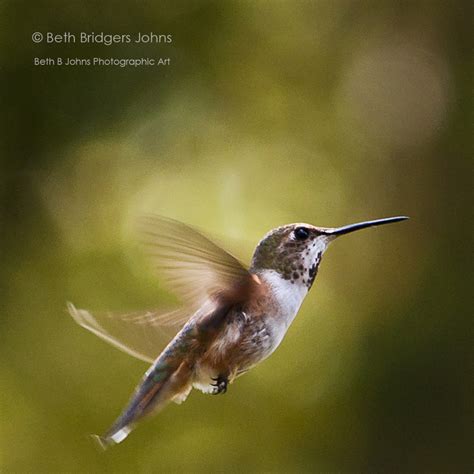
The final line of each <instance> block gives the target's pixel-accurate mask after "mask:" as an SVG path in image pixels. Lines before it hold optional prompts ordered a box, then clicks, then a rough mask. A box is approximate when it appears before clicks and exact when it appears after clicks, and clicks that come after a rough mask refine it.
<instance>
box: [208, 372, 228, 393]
mask: <svg viewBox="0 0 474 474" xmlns="http://www.w3.org/2000/svg"><path fill="white" fill-rule="evenodd" d="M212 380H214V382H215V383H211V385H212V386H213V387H214V388H213V390H212V394H213V395H217V394H219V393H225V392H227V385H228V383H229V379H228V378H227V377H226V376H224V375H219V376H218V377H215V378H214V377H213V378H212Z"/></svg>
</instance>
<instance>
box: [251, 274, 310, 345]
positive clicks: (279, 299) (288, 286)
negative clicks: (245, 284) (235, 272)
mask: <svg viewBox="0 0 474 474" xmlns="http://www.w3.org/2000/svg"><path fill="white" fill-rule="evenodd" d="M259 277H260V278H262V279H264V280H265V283H267V284H268V285H269V286H270V288H271V289H272V291H273V294H274V296H275V300H276V303H277V308H276V309H275V313H276V314H275V315H272V316H273V318H272V319H273V321H272V329H273V336H274V344H275V346H274V348H273V350H274V349H276V348H277V346H278V345H279V344H280V342H281V340H282V339H283V336H284V335H285V334H286V331H287V330H288V327H289V326H290V324H291V323H292V322H293V320H294V319H295V317H296V315H297V313H298V310H299V309H300V306H301V303H303V300H304V298H305V296H306V295H307V293H308V288H307V287H306V285H304V284H303V283H302V281H301V279H300V280H297V281H295V282H294V283H291V281H290V280H285V279H284V278H282V276H281V275H280V274H279V273H278V272H276V271H274V270H264V271H262V272H261V273H259Z"/></svg>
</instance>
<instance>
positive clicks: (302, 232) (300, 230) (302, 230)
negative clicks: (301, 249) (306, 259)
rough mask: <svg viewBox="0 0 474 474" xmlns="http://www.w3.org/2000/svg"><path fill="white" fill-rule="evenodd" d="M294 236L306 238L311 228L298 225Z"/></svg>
mask: <svg viewBox="0 0 474 474" xmlns="http://www.w3.org/2000/svg"><path fill="white" fill-rule="evenodd" d="M294 236H295V239H296V240H306V239H307V238H308V237H309V230H308V229H307V228H306V227H297V228H296V229H295V231H294Z"/></svg>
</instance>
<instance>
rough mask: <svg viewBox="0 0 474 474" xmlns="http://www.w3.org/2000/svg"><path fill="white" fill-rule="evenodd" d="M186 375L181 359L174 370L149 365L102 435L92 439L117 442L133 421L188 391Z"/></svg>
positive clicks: (102, 443) (102, 444) (109, 443)
mask: <svg viewBox="0 0 474 474" xmlns="http://www.w3.org/2000/svg"><path fill="white" fill-rule="evenodd" d="M174 369H175V368H174ZM189 376H190V370H189V368H188V366H187V365H186V364H184V363H183V364H181V365H180V366H179V367H178V368H177V369H175V370H174V371H170V370H166V369H165V368H164V367H163V366H160V365H158V366H152V368H151V369H150V370H149V371H148V372H147V373H146V374H145V378H144V380H143V382H142V384H141V385H140V386H139V387H138V388H137V390H136V391H135V394H134V395H133V397H132V398H131V400H130V402H129V403H128V405H127V407H126V408H125V410H124V411H123V413H122V414H121V415H120V417H119V418H118V419H117V421H116V422H115V423H114V424H113V425H112V427H111V428H110V429H109V430H108V431H107V433H106V434H105V435H103V436H98V435H93V438H94V440H95V441H96V442H97V443H98V444H99V445H100V447H101V448H102V449H107V448H108V447H110V446H113V445H115V444H119V443H121V442H122V441H123V440H124V439H125V438H126V437H127V436H128V434H129V433H130V432H131V431H132V430H133V428H134V426H135V424H136V423H137V421H139V420H140V419H142V418H144V417H146V416H147V415H149V414H151V413H155V412H157V411H158V410H160V409H161V408H163V407H164V406H165V405H166V404H167V403H168V402H170V401H172V400H173V399H174V398H175V397H177V396H179V395H180V394H181V393H182V392H183V391H189V388H190V385H189Z"/></svg>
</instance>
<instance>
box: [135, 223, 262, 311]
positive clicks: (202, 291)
mask: <svg viewBox="0 0 474 474" xmlns="http://www.w3.org/2000/svg"><path fill="white" fill-rule="evenodd" d="M141 231H142V235H143V237H144V239H143V240H144V244H145V245H146V248H147V250H148V253H149V255H150V257H151V260H152V264H153V267H154V268H155V270H156V271H157V272H158V274H159V276H161V277H162V278H163V279H164V280H165V281H166V282H167V283H168V286H169V288H170V290H172V291H173V292H176V293H177V294H178V295H179V296H180V297H181V298H182V300H183V303H185V305H186V306H188V307H191V308H195V309H197V308H198V307H200V306H201V305H202V304H204V303H205V302H206V301H207V300H208V299H209V298H211V299H212V298H213V297H216V296H218V295H222V296H225V297H228V296H230V295H232V296H231V298H232V297H236V298H238V295H237V294H236V292H237V293H238V292H242V291H246V290H248V289H249V288H250V287H251V285H252V284H254V283H255V281H254V280H252V277H251V275H250V273H249V272H248V270H246V269H245V268H244V266H243V265H242V264H241V263H240V262H239V261H238V260H237V259H236V258H235V257H233V256H232V255H230V254H229V253H228V252H226V251H225V250H223V249H222V248H221V247H219V246H218V245H216V244H215V243H213V242H211V241H210V240H209V239H207V238H206V237H204V236H203V235H202V234H200V233H199V232H197V231H196V230H194V229H193V228H191V227H189V226H187V225H185V224H182V223H181V222H177V221H175V220H172V219H168V218H164V217H159V216H149V217H146V218H144V219H143V220H142V221H141Z"/></svg>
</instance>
